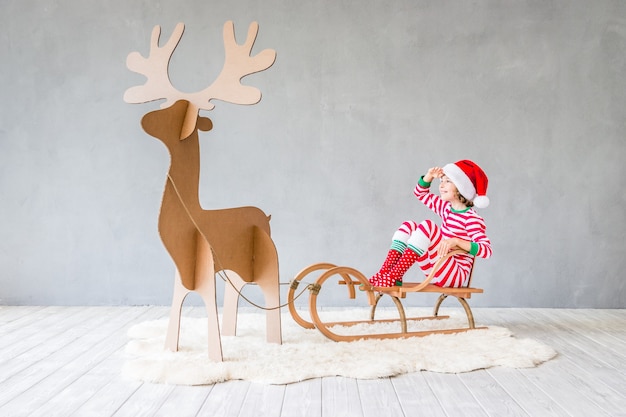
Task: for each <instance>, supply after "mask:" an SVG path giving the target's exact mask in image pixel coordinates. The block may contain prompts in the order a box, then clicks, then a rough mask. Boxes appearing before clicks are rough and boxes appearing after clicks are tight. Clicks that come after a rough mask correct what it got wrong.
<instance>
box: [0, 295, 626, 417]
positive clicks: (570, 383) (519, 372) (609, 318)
mask: <svg viewBox="0 0 626 417" xmlns="http://www.w3.org/2000/svg"><path fill="white" fill-rule="evenodd" d="M186 308H187V307H186ZM189 309H191V310H193V308H189ZM167 314H168V309H167V308H165V307H0V416H11V417H14V416H63V417H66V416H129V417H138V416H176V417H185V416H220V417H221V416H240V417H247V416H250V417H259V416H285V417H297V416H314V417H318V416H324V417H326V416H328V417H339V416H376V417H380V416H389V417H392V416H410V417H413V416H429V417H434V416H498V417H502V416H581V417H582V416H584V417H590V416H593V417H598V416H626V310H551V309H476V310H475V312H474V314H475V317H476V321H477V323H478V324H491V325H498V326H505V327H508V328H509V329H511V330H512V331H513V333H514V334H515V335H516V336H517V337H531V338H534V339H538V340H540V341H542V342H544V343H546V344H549V345H550V346H552V347H553V348H555V349H556V350H557V351H558V352H559V356H558V357H557V358H556V359H553V360H551V361H549V362H547V363H545V364H543V365H541V366H539V367H538V368H532V369H508V368H493V369H488V370H481V371H476V372H470V373H465V374H438V373H431V372H422V373H414V374H408V375H402V376H399V377H393V378H384V379H378V380H354V379H346V378H336V377H332V378H322V379H314V380H309V381H305V382H301V383H297V384H290V385H262V384H251V383H248V382H243V381H232V382H228V383H222V384H216V385H211V386H201V387H187V386H171V385H169V386H168V385H154V384H145V383H141V382H135V381H128V380H124V379H122V378H121V377H120V368H121V366H122V364H123V362H124V353H123V349H124V345H125V344H126V342H127V337H126V331H127V329H128V328H129V327H130V326H132V325H133V324H136V323H139V322H142V321H144V320H152V319H158V318H163V317H166V316H167ZM355 354H358V352H355ZM381 354H384V353H383V352H381Z"/></svg>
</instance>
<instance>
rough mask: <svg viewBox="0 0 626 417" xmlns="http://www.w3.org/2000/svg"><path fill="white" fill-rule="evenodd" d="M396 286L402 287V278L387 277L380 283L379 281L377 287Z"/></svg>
mask: <svg viewBox="0 0 626 417" xmlns="http://www.w3.org/2000/svg"><path fill="white" fill-rule="evenodd" d="M394 286H398V287H401V286H402V278H400V279H396V278H393V277H390V276H389V275H387V276H386V277H384V279H381V280H380V281H378V285H377V287H394Z"/></svg>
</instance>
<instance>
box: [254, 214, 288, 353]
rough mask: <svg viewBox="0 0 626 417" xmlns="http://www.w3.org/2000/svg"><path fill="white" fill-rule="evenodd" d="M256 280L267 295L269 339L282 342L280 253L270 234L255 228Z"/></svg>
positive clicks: (272, 341) (271, 341) (273, 341)
mask: <svg viewBox="0 0 626 417" xmlns="http://www.w3.org/2000/svg"><path fill="white" fill-rule="evenodd" d="M254 257H255V259H254V282H255V283H256V284H257V285H258V286H259V288H261V291H262V292H263V296H264V297H265V306H266V307H268V308H270V309H269V310H267V313H266V316H265V317H266V329H267V341H268V342H270V343H278V344H282V340H283V338H282V331H281V318H280V308H278V306H279V305H280V284H279V279H278V253H277V252H276V247H275V246H274V242H273V241H272V239H271V238H270V236H269V235H268V234H267V233H265V232H264V231H263V230H261V229H260V228H258V227H256V226H255V228H254Z"/></svg>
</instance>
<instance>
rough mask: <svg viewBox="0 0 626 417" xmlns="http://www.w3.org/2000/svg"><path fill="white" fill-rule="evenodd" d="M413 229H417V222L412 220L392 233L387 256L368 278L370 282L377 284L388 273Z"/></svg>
mask: <svg viewBox="0 0 626 417" xmlns="http://www.w3.org/2000/svg"><path fill="white" fill-rule="evenodd" d="M415 230H417V223H415V222H412V221H408V222H404V223H402V225H401V226H400V227H399V228H398V230H397V231H396V232H395V233H394V234H393V237H392V239H391V247H390V248H389V252H387V257H386V258H385V261H384V262H383V265H382V266H381V267H380V270H379V271H378V272H377V273H376V274H374V276H372V277H371V278H370V279H369V282H370V284H372V285H374V286H379V285H378V284H379V283H380V282H381V280H384V279H385V277H386V276H387V275H388V274H389V271H391V269H392V268H393V267H394V265H395V264H396V262H398V260H399V259H400V257H401V256H402V254H403V253H404V251H405V249H406V246H407V243H406V242H407V241H408V239H409V237H410V236H411V233H413V232H414V231H415Z"/></svg>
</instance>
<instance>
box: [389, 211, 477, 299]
mask: <svg viewBox="0 0 626 417" xmlns="http://www.w3.org/2000/svg"><path fill="white" fill-rule="evenodd" d="M443 238H444V237H443V235H442V233H441V229H440V228H439V226H437V224H435V222H433V221H432V220H424V221H422V222H421V223H415V222H414V221H407V222H404V223H402V225H401V226H400V227H399V228H398V230H397V231H396V233H394V235H393V240H397V241H400V242H403V243H404V244H405V245H408V246H409V247H411V246H412V247H414V248H417V249H419V250H420V251H422V252H423V254H422V255H420V256H419V257H418V258H417V263H418V265H419V266H420V268H421V269H422V271H424V275H425V276H427V277H428V276H429V275H430V273H431V272H432V270H433V267H434V265H435V263H436V262H437V260H438V259H439V255H438V254H437V245H439V242H441V240H442V239H443ZM409 250H410V249H409ZM472 263H473V259H472V258H471V257H469V256H463V255H456V256H453V257H450V258H448V259H447V260H446V261H445V262H444V264H443V265H441V266H440V267H439V269H438V270H437V271H436V273H435V276H434V278H433V280H432V281H431V284H435V285H438V286H440V287H461V286H464V285H466V284H467V281H468V279H469V275H470V271H471V268H472Z"/></svg>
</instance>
